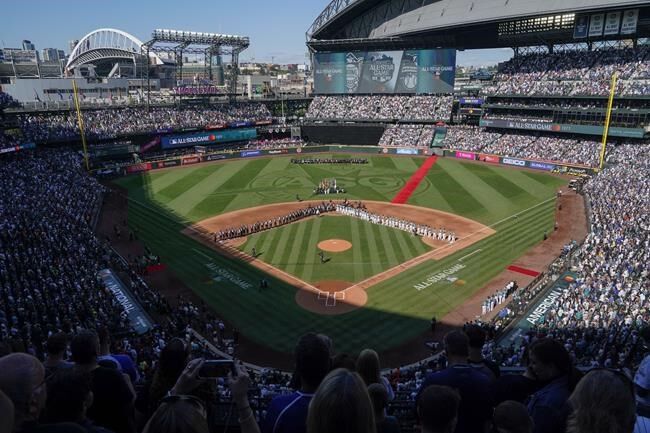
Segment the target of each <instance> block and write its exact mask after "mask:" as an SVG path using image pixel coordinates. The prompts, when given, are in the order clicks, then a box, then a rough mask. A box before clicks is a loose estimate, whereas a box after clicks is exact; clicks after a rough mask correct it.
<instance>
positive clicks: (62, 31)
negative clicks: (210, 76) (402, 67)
mask: <svg viewBox="0 0 650 433" xmlns="http://www.w3.org/2000/svg"><path fill="white" fill-rule="evenodd" d="M327 3H328V0H275V1H268V0H232V1H229V0H211V1H206V0H194V1H182V0H176V1H169V0H150V1H141V0H130V1H125V0H109V1H106V2H100V1H93V0H90V1H88V0H85V1H80V0H68V1H65V2H60V1H52V0H2V2H1V3H0V22H1V23H2V24H1V25H0V47H19V46H20V45H21V42H22V40H23V39H29V40H31V41H32V42H33V43H34V44H35V45H36V48H37V49H38V50H40V49H42V48H59V49H64V50H65V51H66V53H67V52H68V51H69V49H68V41H69V40H71V39H80V38H81V37H83V36H84V35H85V34H87V33H89V32H91V31H92V30H94V29H97V28H100V27H113V28H117V29H120V30H124V31H126V32H128V33H131V34H132V35H134V36H136V37H138V38H139V39H140V40H142V41H146V40H147V39H149V37H150V35H151V32H152V30H154V29H156V28H164V29H178V30H192V31H198V32H214V33H225V34H237V35H243V36H249V37H250V38H251V46H250V48H249V49H248V50H246V51H245V52H244V53H242V55H241V56H240V59H242V60H245V61H247V60H250V59H252V58H254V59H255V60H256V61H264V62H270V61H271V60H274V61H275V62H277V63H303V62H305V61H306V60H307V59H306V57H305V54H306V52H307V50H306V47H305V31H306V30H307V28H308V27H309V26H310V24H311V23H312V21H313V20H314V18H315V17H316V16H317V15H318V14H319V13H320V12H321V11H322V10H323V8H324V7H325V6H326V5H327ZM511 55H512V51H511V50H481V51H478V52H477V51H466V52H459V53H458V63H459V64H461V65H466V64H475V65H484V64H491V63H495V62H497V61H503V60H506V59H508V58H509V57H511Z"/></svg>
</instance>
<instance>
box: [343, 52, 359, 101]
mask: <svg viewBox="0 0 650 433" xmlns="http://www.w3.org/2000/svg"><path fill="white" fill-rule="evenodd" d="M360 77H361V59H359V58H358V57H357V56H355V55H354V53H348V54H347V55H346V56H345V90H346V91H347V92H348V93H355V92H356V91H357V89H358V88H359V78H360Z"/></svg>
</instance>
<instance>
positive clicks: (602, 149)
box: [598, 72, 618, 170]
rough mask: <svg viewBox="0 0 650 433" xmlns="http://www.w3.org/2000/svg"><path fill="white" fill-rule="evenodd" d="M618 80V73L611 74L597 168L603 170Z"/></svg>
mask: <svg viewBox="0 0 650 433" xmlns="http://www.w3.org/2000/svg"><path fill="white" fill-rule="evenodd" d="M617 78H618V72H614V74H612V86H611V88H610V89H609V102H608V103H607V115H606V116H605V127H604V128H603V141H602V145H601V147H600V164H598V168H599V169H600V170H602V169H603V165H604V164H605V148H606V147H607V134H608V133H609V119H610V118H611V115H612V105H613V103H614V93H615V92H616V79H617Z"/></svg>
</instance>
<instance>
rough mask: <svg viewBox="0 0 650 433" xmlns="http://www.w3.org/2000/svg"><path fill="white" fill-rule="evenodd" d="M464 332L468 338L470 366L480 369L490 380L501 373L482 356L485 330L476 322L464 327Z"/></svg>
mask: <svg viewBox="0 0 650 433" xmlns="http://www.w3.org/2000/svg"><path fill="white" fill-rule="evenodd" d="M465 334H467V338H468V340H469V357H468V358H467V360H468V363H469V365H470V366H472V367H474V368H476V369H478V370H480V371H482V372H483V373H484V374H485V375H486V376H488V377H490V378H491V379H492V380H494V379H496V378H498V377H499V376H500V375H501V371H500V369H499V366H498V365H497V364H496V363H494V362H492V361H490V360H488V359H485V358H484V357H483V353H482V350H483V346H484V345H485V338H486V335H485V331H484V330H483V329H482V328H481V327H480V326H479V325H476V324H473V325H469V326H466V327H465Z"/></svg>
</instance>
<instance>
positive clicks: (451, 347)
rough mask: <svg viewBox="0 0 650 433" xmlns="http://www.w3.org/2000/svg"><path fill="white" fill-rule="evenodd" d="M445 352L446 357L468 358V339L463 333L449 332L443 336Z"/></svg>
mask: <svg viewBox="0 0 650 433" xmlns="http://www.w3.org/2000/svg"><path fill="white" fill-rule="evenodd" d="M444 341H445V351H446V352H447V356H448V357H464V358H467V356H469V338H467V335H465V333H464V332H463V331H458V330H455V331H450V332H448V333H447V335H445V340H444Z"/></svg>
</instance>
